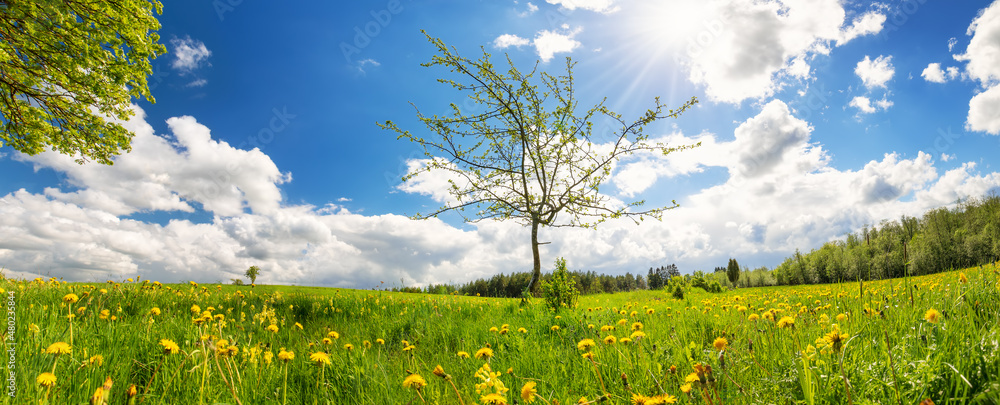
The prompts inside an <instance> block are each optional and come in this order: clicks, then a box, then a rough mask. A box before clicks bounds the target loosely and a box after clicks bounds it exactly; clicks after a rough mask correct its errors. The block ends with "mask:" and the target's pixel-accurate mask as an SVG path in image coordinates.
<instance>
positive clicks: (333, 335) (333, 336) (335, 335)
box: [326, 330, 340, 339]
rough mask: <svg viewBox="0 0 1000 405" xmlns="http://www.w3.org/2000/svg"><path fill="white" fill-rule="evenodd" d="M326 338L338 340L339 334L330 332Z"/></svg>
mask: <svg viewBox="0 0 1000 405" xmlns="http://www.w3.org/2000/svg"><path fill="white" fill-rule="evenodd" d="M326 336H327V337H330V338H333V339H340V334H339V333H337V332H334V331H332V330H331V331H330V333H327V334H326Z"/></svg>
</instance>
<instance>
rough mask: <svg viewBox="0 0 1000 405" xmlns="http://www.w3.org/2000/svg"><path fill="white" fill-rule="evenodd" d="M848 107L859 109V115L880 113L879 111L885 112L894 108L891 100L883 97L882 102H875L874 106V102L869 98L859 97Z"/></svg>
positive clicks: (852, 100)
mask: <svg viewBox="0 0 1000 405" xmlns="http://www.w3.org/2000/svg"><path fill="white" fill-rule="evenodd" d="M848 105H849V106H851V107H854V108H857V109H858V113H860V114H871V113H874V112H875V111H878V109H882V110H883V111H885V110H888V109H889V107H892V105H893V103H892V101H889V99H887V98H885V97H883V98H882V99H881V100H875V102H874V105H873V104H872V100H871V99H869V98H868V97H864V96H857V97H854V98H853V99H851V102H850V103H848Z"/></svg>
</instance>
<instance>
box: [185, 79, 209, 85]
mask: <svg viewBox="0 0 1000 405" xmlns="http://www.w3.org/2000/svg"><path fill="white" fill-rule="evenodd" d="M206 84H208V80H205V79H196V80H194V81H192V82H191V83H188V84H186V85H184V87H204V86H205V85H206Z"/></svg>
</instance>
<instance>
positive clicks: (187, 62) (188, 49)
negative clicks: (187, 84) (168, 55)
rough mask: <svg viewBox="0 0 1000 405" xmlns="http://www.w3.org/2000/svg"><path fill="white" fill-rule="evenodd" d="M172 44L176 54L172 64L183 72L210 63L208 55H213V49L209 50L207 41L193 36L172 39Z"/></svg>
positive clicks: (188, 71)
mask: <svg viewBox="0 0 1000 405" xmlns="http://www.w3.org/2000/svg"><path fill="white" fill-rule="evenodd" d="M170 46H171V47H173V52H172V54H173V55H174V61H173V63H171V65H170V66H171V67H173V68H174V69H176V70H178V71H180V72H181V73H182V74H184V73H190V72H191V71H193V70H195V69H197V68H199V67H201V66H203V65H204V64H206V63H208V57H209V56H212V51H209V50H208V47H206V46H205V43H203V42H201V41H199V40H195V39H191V37H184V38H174V39H171V40H170Z"/></svg>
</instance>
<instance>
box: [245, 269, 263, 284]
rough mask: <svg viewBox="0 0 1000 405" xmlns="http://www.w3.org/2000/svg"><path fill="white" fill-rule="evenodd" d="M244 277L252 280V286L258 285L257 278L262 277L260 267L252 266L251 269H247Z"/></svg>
mask: <svg viewBox="0 0 1000 405" xmlns="http://www.w3.org/2000/svg"><path fill="white" fill-rule="evenodd" d="M243 275H244V276H247V278H249V279H250V284H257V276H259V275H260V267H257V266H250V268H249V269H247V272H246V273H244V274H243Z"/></svg>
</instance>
